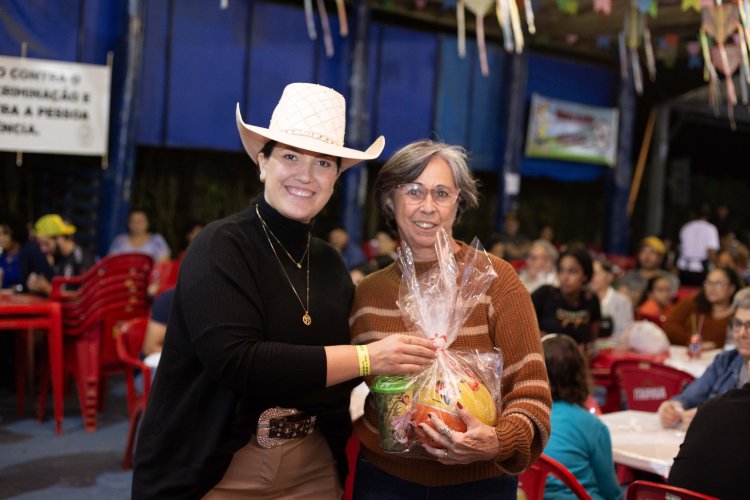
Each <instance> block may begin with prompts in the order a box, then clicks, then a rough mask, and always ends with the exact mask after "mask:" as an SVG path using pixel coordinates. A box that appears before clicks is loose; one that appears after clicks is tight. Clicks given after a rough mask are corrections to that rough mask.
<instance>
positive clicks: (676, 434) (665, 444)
mask: <svg viewBox="0 0 750 500" xmlns="http://www.w3.org/2000/svg"><path fill="white" fill-rule="evenodd" d="M599 418H601V420H602V422H604V424H605V425H606V426H607V427H608V428H609V433H610V435H611V437H612V458H613V460H614V461H615V463H618V464H622V465H626V466H628V467H632V468H634V469H638V470H643V471H647V472H653V473H654V474H658V475H660V476H662V477H665V478H666V477H667V476H669V470H670V469H671V468H672V462H673V461H674V457H675V456H677V452H678V451H679V449H680V445H681V444H682V441H683V440H684V439H685V432H684V431H683V430H681V429H664V428H663V427H662V426H661V423H660V422H659V415H658V414H657V413H649V412H645V411H634V410H627V411H618V412H614V413H606V414H604V415H602V416H600V417H599Z"/></svg>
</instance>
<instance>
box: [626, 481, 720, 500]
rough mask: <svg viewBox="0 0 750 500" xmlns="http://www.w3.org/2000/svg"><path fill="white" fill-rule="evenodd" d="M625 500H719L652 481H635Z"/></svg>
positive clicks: (629, 488)
mask: <svg viewBox="0 0 750 500" xmlns="http://www.w3.org/2000/svg"><path fill="white" fill-rule="evenodd" d="M625 495H626V496H625V500H667V499H669V500H719V499H718V498H716V497H712V496H710V495H704V494H703V493H698V492H697V491H692V490H686V489H685V488H678V487H677V486H669V485H668V484H659V483H652V482H650V481H635V482H632V483H630V486H628V489H627V491H626V493H625Z"/></svg>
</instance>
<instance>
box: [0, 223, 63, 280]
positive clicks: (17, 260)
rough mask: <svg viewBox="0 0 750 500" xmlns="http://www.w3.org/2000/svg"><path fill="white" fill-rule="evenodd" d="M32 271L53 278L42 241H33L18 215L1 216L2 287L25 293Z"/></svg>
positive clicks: (0, 258)
mask: <svg viewBox="0 0 750 500" xmlns="http://www.w3.org/2000/svg"><path fill="white" fill-rule="evenodd" d="M32 273H34V274H39V275H42V276H45V277H46V278H47V279H52V266H51V265H50V264H49V262H47V259H46V258H45V256H44V254H43V253H42V251H41V249H40V248H39V244H38V243H37V242H36V241H30V240H29V229H28V227H27V226H26V223H25V221H23V220H22V219H21V218H20V217H18V216H16V215H6V216H0V288H2V289H7V290H9V291H12V292H22V291H24V290H25V289H26V281H27V280H28V278H29V276H30V275H31V274H32Z"/></svg>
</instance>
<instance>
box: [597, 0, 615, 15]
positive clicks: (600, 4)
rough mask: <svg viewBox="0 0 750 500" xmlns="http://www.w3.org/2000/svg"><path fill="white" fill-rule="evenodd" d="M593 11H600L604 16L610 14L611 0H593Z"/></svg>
mask: <svg viewBox="0 0 750 500" xmlns="http://www.w3.org/2000/svg"><path fill="white" fill-rule="evenodd" d="M594 12H601V13H602V14H604V15H605V16H609V15H611V14H612V0H594Z"/></svg>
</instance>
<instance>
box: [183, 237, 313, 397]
mask: <svg viewBox="0 0 750 500" xmlns="http://www.w3.org/2000/svg"><path fill="white" fill-rule="evenodd" d="M205 236H206V238H202V241H200V242H199V241H195V242H193V244H191V246H193V245H195V248H191V251H189V252H188V253H187V255H186V256H185V260H184V262H183V264H182V268H183V269H182V270H181V275H180V285H182V284H185V285H184V287H183V288H182V289H180V288H179V286H180V285H178V295H179V299H180V301H181V307H180V309H181V311H182V314H183V315H184V319H185V322H186V324H187V325H189V328H188V330H189V332H190V341H191V342H192V344H193V346H194V350H195V352H196V353H197V356H198V358H199V359H200V362H201V363H202V364H203V366H204V367H205V369H206V370H207V371H208V373H209V375H210V376H211V377H212V378H214V379H215V380H218V381H219V382H220V383H221V384H222V385H225V386H227V387H229V388H231V389H232V390H234V391H235V392H237V393H239V394H245V395H246V396H248V397H250V398H264V399H273V400H275V401H280V400H283V398H286V397H293V396H295V395H298V394H305V393H307V392H311V391H317V390H321V389H324V388H325V384H326V367H327V364H326V355H325V350H324V347H322V346H314V345H298V344H293V343H282V342H273V341H267V340H265V339H264V323H265V322H264V312H263V307H262V300H261V297H262V295H261V294H262V293H263V290H262V289H261V284H260V283H259V282H258V281H259V280H258V275H257V273H258V270H257V269H256V266H255V265H254V263H255V258H254V257H255V255H254V253H253V251H252V245H251V244H250V243H249V242H248V240H247V239H245V237H244V235H243V234H242V233H241V231H239V230H238V229H236V230H233V229H231V228H229V227H220V228H218V229H216V230H215V231H213V232H212V233H211V234H207V235H205ZM259 381H272V383H259Z"/></svg>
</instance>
